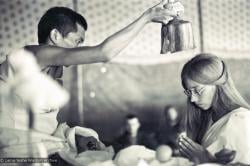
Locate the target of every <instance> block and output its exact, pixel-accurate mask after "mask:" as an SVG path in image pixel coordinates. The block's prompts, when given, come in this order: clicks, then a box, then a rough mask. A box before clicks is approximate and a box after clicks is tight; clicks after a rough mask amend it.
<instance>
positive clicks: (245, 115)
mask: <svg viewBox="0 0 250 166" xmlns="http://www.w3.org/2000/svg"><path fill="white" fill-rule="evenodd" d="M202 145H203V146H204V147H205V148H207V150H208V151H209V152H211V153H212V154H215V153H216V152H218V151H220V150H222V149H223V148H227V149H231V150H235V151H236V156H235V159H234V160H233V161H232V163H235V162H242V163H245V164H250V110H247V109H245V108H238V109H235V110H233V111H232V112H230V113H228V114H226V115H225V116H223V117H222V118H221V119H219V120H218V121H217V122H215V123H214V124H213V125H212V126H211V127H210V128H209V129H208V131H207V132H206V134H205V135H204V137H203V140H202Z"/></svg>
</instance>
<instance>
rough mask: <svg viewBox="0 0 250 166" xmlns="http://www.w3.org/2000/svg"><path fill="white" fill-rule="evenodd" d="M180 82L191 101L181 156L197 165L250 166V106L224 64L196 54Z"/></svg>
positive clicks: (181, 144)
mask: <svg viewBox="0 0 250 166" xmlns="http://www.w3.org/2000/svg"><path fill="white" fill-rule="evenodd" d="M181 79H182V85H183V87H184V89H185V91H184V92H185V94H186V95H187V97H188V100H187V112H186V131H187V136H181V137H180V138H179V140H178V145H179V151H180V153H181V154H182V155H183V156H185V157H187V158H189V159H190V160H192V161H194V162H195V163H206V162H218V163H223V164H225V163H229V162H231V163H236V162H240V163H244V164H250V110H249V109H250V106H249V105H248V103H247V102H246V101H245V100H244V99H243V98H242V96H241V95H240V93H239V92H238V91H237V89H236V88H235V86H234V83H233V80H232V78H231V76H230V73H229V71H228V68H227V66H226V64H225V63H224V61H222V60H221V59H219V58H218V57H216V56H213V55H211V54H200V55H197V56H195V57H194V58H192V59H191V60H190V61H188V62H187V63H186V64H185V65H184V67H183V70H182V73H181Z"/></svg>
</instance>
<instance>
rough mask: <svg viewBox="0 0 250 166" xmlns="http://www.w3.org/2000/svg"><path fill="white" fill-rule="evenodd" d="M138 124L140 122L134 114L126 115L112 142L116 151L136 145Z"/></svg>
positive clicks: (137, 141)
mask: <svg viewBox="0 0 250 166" xmlns="http://www.w3.org/2000/svg"><path fill="white" fill-rule="evenodd" d="M140 126H141V123H140V121H139V119H138V118H137V117H136V116H135V115H134V114H128V115H127V116H126V118H125V124H124V127H123V128H122V129H121V131H120V134H119V135H118V136H117V137H116V138H115V139H114V141H113V143H112V145H113V147H114V150H115V152H116V153H117V152H119V151H120V150H121V149H124V148H126V147H128V146H131V145H138V143H139V140H138V131H139V128H140Z"/></svg>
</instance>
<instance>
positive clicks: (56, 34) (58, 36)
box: [49, 29, 63, 45]
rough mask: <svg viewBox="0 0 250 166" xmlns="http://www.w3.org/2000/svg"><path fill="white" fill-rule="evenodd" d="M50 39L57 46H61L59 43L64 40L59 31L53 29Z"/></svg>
mask: <svg viewBox="0 0 250 166" xmlns="http://www.w3.org/2000/svg"><path fill="white" fill-rule="evenodd" d="M49 39H50V41H51V42H52V43H54V44H55V45H59V43H61V41H62V40H63V36H62V34H61V33H60V32H59V31H58V30H57V29H52V30H51V31H50V35H49Z"/></svg>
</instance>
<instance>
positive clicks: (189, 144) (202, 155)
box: [178, 136, 215, 163]
mask: <svg viewBox="0 0 250 166" xmlns="http://www.w3.org/2000/svg"><path fill="white" fill-rule="evenodd" d="M178 145H179V151H180V154H182V155H183V156H185V157H187V158H188V159H189V160H191V161H193V162H195V163H205V162H213V161H214V159H215V158H214V157H213V156H212V155H211V154H210V153H209V152H208V151H207V150H206V149H205V148H204V147H203V146H201V145H200V144H197V143H195V142H194V141H193V140H191V139H190V138H188V137H183V136H181V137H180V138H179V140H178Z"/></svg>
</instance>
